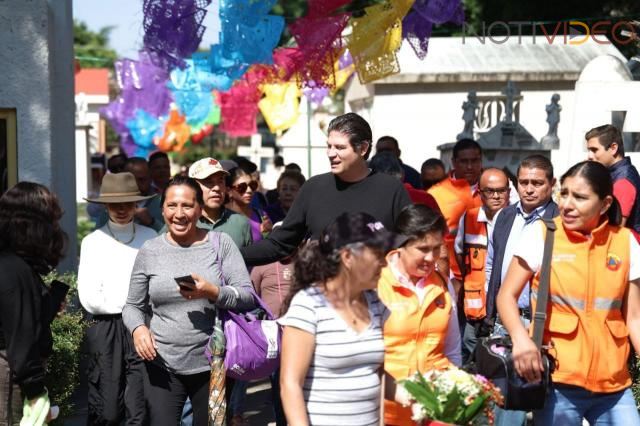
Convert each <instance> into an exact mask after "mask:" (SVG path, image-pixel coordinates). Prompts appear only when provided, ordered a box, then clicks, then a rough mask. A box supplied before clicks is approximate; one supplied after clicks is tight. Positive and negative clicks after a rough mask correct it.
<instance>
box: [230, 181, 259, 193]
mask: <svg viewBox="0 0 640 426" xmlns="http://www.w3.org/2000/svg"><path fill="white" fill-rule="evenodd" d="M231 188H232V189H233V190H235V191H238V192H239V193H240V194H244V193H245V192H247V188H251V190H252V191H254V192H255V191H256V189H258V182H257V181H255V180H252V181H251V182H249V183H246V182H242V183H239V184H237V185H233V186H231Z"/></svg>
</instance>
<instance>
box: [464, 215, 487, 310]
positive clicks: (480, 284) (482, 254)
mask: <svg viewBox="0 0 640 426" xmlns="http://www.w3.org/2000/svg"><path fill="white" fill-rule="evenodd" d="M481 208H482V207H474V208H472V209H471V210H467V213H466V214H465V217H464V229H459V230H458V232H464V235H463V238H464V239H463V258H464V264H465V268H464V272H465V274H464V281H463V282H464V314H465V316H466V317H467V318H468V319H470V320H480V319H482V318H484V317H485V316H486V315H487V309H486V303H487V298H486V291H485V281H486V274H485V270H484V267H485V262H486V260H487V224H486V222H478V213H479V212H480V209H481Z"/></svg>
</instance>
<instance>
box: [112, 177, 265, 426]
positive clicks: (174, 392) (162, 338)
mask: <svg viewBox="0 0 640 426" xmlns="http://www.w3.org/2000/svg"><path fill="white" fill-rule="evenodd" d="M203 204H204V202H203V198H202V189H201V188H200V185H198V183H197V182H196V181H195V180H194V179H191V178H187V177H182V176H179V177H176V178H174V179H172V180H171V181H170V182H169V184H168V186H167V187H166V188H165V190H164V192H163V195H162V214H163V216H164V219H165V223H166V225H167V232H166V233H164V234H162V235H160V236H158V237H156V238H154V239H152V240H150V241H148V242H147V243H146V244H145V245H144V246H143V247H142V248H141V249H140V251H139V252H138V256H137V257H136V261H135V264H134V267H133V272H132V275H131V284H130V288H129V297H128V299H127V304H126V305H125V307H124V310H123V313H122V314H123V319H124V322H125V325H126V326H127V328H128V329H129V330H130V331H131V333H132V334H133V341H134V345H135V349H136V351H137V352H138V354H139V355H140V356H141V357H142V358H143V359H144V360H145V361H147V362H146V363H145V364H146V369H147V374H148V379H149V386H148V387H146V388H145V391H146V392H147V394H146V398H147V405H148V408H149V420H150V424H153V425H161V426H162V425H171V426H174V425H176V424H179V422H180V417H181V413H182V408H183V405H184V402H185V400H186V398H187V396H188V397H189V398H190V399H191V402H192V405H193V424H194V425H196V426H199V425H202V426H205V425H207V424H208V413H207V407H208V398H209V376H210V371H209V370H210V367H209V363H208V362H207V359H206V357H205V356H204V348H205V346H206V344H207V340H208V339H209V336H210V335H211V333H212V332H213V326H214V323H215V321H216V320H217V313H216V310H217V309H237V310H246V309H251V308H253V306H254V301H253V296H252V295H251V280H250V278H249V273H248V272H247V269H246V267H245V265H244V261H243V260H242V256H241V255H240V251H239V250H238V248H237V247H236V245H235V243H234V242H233V240H232V239H231V238H230V237H229V236H228V235H226V234H223V233H216V232H208V231H207V230H204V229H200V228H198V227H197V226H196V224H197V222H198V219H199V218H200V214H201V213H202V205H203ZM217 258H219V259H220V261H219V262H217V261H216V259H217ZM219 264H221V265H222V270H220V267H219V266H218V265H219ZM189 276H190V277H191V278H192V281H191V279H189V278H184V277H189ZM178 282H179V283H180V284H178ZM222 282H224V283H225V285H224V286H222V285H221V283H222ZM187 287H190V288H189V289H188V288H187ZM148 306H150V310H151V312H150V313H151V315H150V321H148V322H147V321H146V317H147V315H146V314H147V309H148Z"/></svg>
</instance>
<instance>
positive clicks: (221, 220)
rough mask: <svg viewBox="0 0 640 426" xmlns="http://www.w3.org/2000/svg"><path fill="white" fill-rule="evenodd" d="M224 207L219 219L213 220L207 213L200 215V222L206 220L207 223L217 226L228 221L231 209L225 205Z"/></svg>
mask: <svg viewBox="0 0 640 426" xmlns="http://www.w3.org/2000/svg"><path fill="white" fill-rule="evenodd" d="M221 208H222V214H221V215H220V217H219V218H218V220H211V219H209V218H208V217H206V216H205V215H202V216H200V222H204V223H207V224H209V225H212V226H216V225H222V224H223V223H224V222H226V221H227V219H228V218H229V216H230V215H231V213H232V212H231V210H229V209H226V208H224V207H221Z"/></svg>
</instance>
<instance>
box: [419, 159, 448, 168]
mask: <svg viewBox="0 0 640 426" xmlns="http://www.w3.org/2000/svg"><path fill="white" fill-rule="evenodd" d="M436 167H440V168H442V170H445V171H446V170H447V169H446V167H445V166H444V163H443V162H442V160H440V159H439V158H429V159H428V160H426V161H425V162H424V163H422V167H421V168H420V170H424V169H433V168H436Z"/></svg>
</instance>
